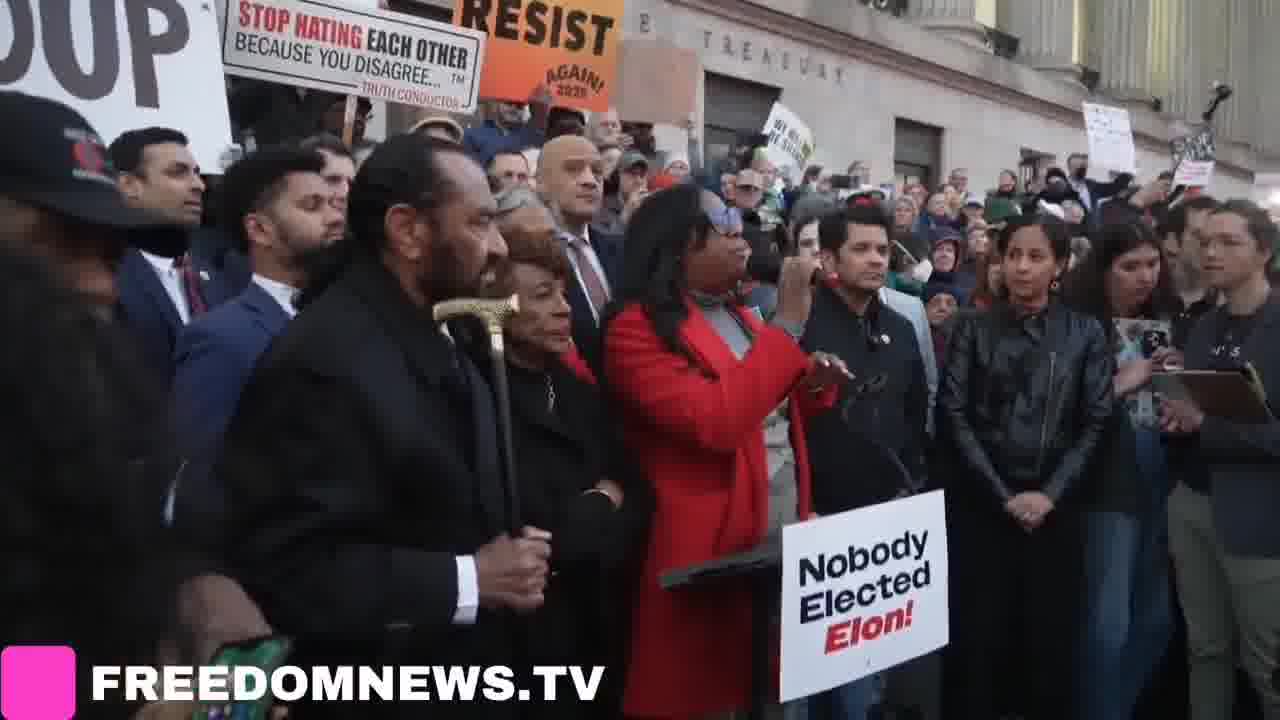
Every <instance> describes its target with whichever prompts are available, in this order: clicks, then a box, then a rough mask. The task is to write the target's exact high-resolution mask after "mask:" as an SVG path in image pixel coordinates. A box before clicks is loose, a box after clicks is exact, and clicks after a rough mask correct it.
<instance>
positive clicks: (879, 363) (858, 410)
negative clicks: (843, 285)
mask: <svg viewBox="0 0 1280 720" xmlns="http://www.w3.org/2000/svg"><path fill="white" fill-rule="evenodd" d="M886 339H887V340H888V342H885V340H886ZM802 345H803V347H804V349H805V350H806V351H807V352H819V351H821V352H828V353H831V354H833V355H836V356H838V357H839V358H840V359H841V360H844V362H845V364H846V365H847V366H848V367H849V372H851V373H853V375H854V379H853V380H852V381H851V382H849V383H847V384H846V385H844V387H842V388H841V391H840V400H839V402H838V403H837V405H836V407H835V408H833V409H831V410H827V411H824V412H822V413H819V414H818V415H817V416H815V417H814V418H812V419H811V420H810V421H809V422H808V425H807V428H808V430H807V434H808V443H809V464H810V466H811V467H812V472H813V509H814V512H817V513H818V514H820V515H830V514H834V513H838V512H843V511H845V510H850V509H853V508H857V507H865V506H867V505H873V504H875V503H880V502H885V501H887V500H892V499H893V498H895V497H899V496H900V495H901V494H903V492H904V491H906V490H909V489H911V488H912V487H914V486H918V485H919V484H922V483H923V481H924V475H925V462H924V452H925V446H926V444H927V442H928V434H927V430H926V425H927V422H928V413H929V389H928V382H927V381H926V380H925V374H924V360H923V359H922V358H921V355H920V347H919V344H918V342H917V341H916V331H915V328H914V327H912V325H911V322H910V321H909V320H907V319H906V318H904V317H902V316H901V315H899V314H898V313H896V312H894V311H893V310H892V309H890V308H888V307H886V306H884V305H883V304H881V303H880V301H879V299H878V298H873V299H872V301H871V304H870V305H869V306H868V309H867V312H866V314H865V316H864V317H859V316H858V315H856V314H854V312H853V311H852V310H850V309H849V307H848V306H847V305H846V304H845V303H844V301H843V300H841V299H840V297H839V296H838V295H836V293H835V291H833V290H832V289H830V288H828V287H826V286H822V287H820V288H819V290H818V291H817V294H816V296H815V298H814V304H813V313H812V315H811V316H810V318H809V322H808V324H807V326H806V328H805V335H804V339H803V342H802ZM878 376H879V377H883V378H884V382H883V383H882V384H878V383H874V382H872V381H874V380H875V379H876V378H877V377H878ZM865 443H870V444H871V445H873V446H875V448H879V450H876V449H875V448H868V447H865V446H864V445H863V444H865ZM853 447H861V449H860V450H851V448H853ZM886 454H887V456H891V457H887V456H886ZM851 458H858V461H857V465H856V467H855V466H854V465H851V462H850V459H851ZM881 458H884V460H881ZM893 458H897V462H894V461H893ZM874 463H885V464H883V465H879V466H875V467H874V468H873V467H872V465H871V464H874ZM898 463H901V466H899V465H898ZM903 470H905V471H906V472H907V473H908V475H909V477H905V478H904V477H903V476H902V474H903V472H902V471H903Z"/></svg>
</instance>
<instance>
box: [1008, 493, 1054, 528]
mask: <svg viewBox="0 0 1280 720" xmlns="http://www.w3.org/2000/svg"><path fill="white" fill-rule="evenodd" d="M1004 509H1005V512H1007V513H1009V514H1010V515H1012V516H1013V519H1014V520H1015V521H1017V523H1018V524H1019V525H1021V526H1022V529H1023V530H1026V531H1027V532H1032V531H1034V530H1038V529H1039V528H1040V526H1041V525H1043V524H1044V519H1045V517H1047V516H1048V515H1049V513H1051V512H1053V501H1052V500H1050V499H1049V496H1048V495H1045V494H1044V493H1042V492H1023V493H1018V494H1017V495H1014V496H1013V497H1011V498H1009V501H1008V502H1006V503H1005V504H1004Z"/></svg>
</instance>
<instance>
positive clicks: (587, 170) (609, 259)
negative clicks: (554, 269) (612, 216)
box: [538, 135, 622, 370]
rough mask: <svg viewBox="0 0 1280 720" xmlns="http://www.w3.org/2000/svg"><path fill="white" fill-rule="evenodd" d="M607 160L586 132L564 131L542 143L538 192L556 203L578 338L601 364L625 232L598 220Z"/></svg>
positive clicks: (583, 349) (589, 359)
mask: <svg viewBox="0 0 1280 720" xmlns="http://www.w3.org/2000/svg"><path fill="white" fill-rule="evenodd" d="M602 173H603V161H602V160H601V159H600V151H599V150H597V149H596V146H595V145H593V144H592V143H591V141H589V140H587V139H586V138H583V137H580V136H578V135H563V136H561V137H558V138H556V139H555V140H552V141H551V142H549V143H547V144H546V145H544V146H543V148H542V154H541V155H540V156H539V158H538V192H539V194H541V195H542V199H543V201H544V202H546V204H547V207H548V208H550V209H551V214H552V215H554V216H555V219H556V222H557V223H558V224H559V226H560V233H561V236H562V237H563V239H564V243H565V253H566V254H567V255H568V257H569V262H570V263H571V264H572V266H573V276H574V277H573V282H572V283H571V284H570V286H569V288H568V291H569V305H570V306H572V308H573V320H572V324H573V342H574V344H575V345H577V347H578V351H579V352H580V353H581V354H582V356H583V357H584V358H585V359H586V360H587V362H588V363H589V364H590V365H591V366H592V368H593V369H597V370H598V369H599V367H600V365H599V361H600V318H601V317H602V316H603V315H604V309H605V306H606V305H607V304H608V303H609V300H610V298H611V297H612V286H613V282H614V281H615V280H616V278H617V275H618V269H619V265H620V264H621V261H622V238H621V236H618V235H611V234H607V233H605V232H604V230H603V229H602V228H600V227H599V226H596V225H593V224H592V220H593V219H594V218H595V217H596V214H597V213H599V212H600V204H601V203H602V202H603V199H604V178H603V177H602Z"/></svg>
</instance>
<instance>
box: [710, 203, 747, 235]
mask: <svg viewBox="0 0 1280 720" xmlns="http://www.w3.org/2000/svg"><path fill="white" fill-rule="evenodd" d="M702 213H703V214H704V215H706V216H707V222H709V223H711V227H713V228H715V231H716V232H718V233H720V234H721V235H724V236H725V237H739V236H741V235H742V213H741V212H740V211H739V210H738V208H733V207H722V208H715V209H711V210H708V209H705V208H704V209H703V211H702Z"/></svg>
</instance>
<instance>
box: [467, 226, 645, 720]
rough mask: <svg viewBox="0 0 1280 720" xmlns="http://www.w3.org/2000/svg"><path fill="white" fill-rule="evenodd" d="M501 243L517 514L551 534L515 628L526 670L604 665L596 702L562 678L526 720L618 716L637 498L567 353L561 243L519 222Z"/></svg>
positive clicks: (594, 394) (602, 416) (597, 396)
mask: <svg viewBox="0 0 1280 720" xmlns="http://www.w3.org/2000/svg"><path fill="white" fill-rule="evenodd" d="M503 237H504V239H505V240H506V241H507V246H508V255H507V258H506V260H505V261H504V262H503V264H502V265H501V266H500V267H499V268H498V272H497V279H496V281H495V283H494V285H493V287H492V288H491V289H492V291H493V293H494V295H496V296H507V295H511V294H513V293H514V294H516V295H518V296H519V302H520V311H519V312H518V313H517V314H516V315H515V316H514V317H513V318H512V320H511V322H510V323H509V324H508V326H507V332H506V344H507V349H506V359H507V366H508V369H507V374H508V379H509V385H510V393H511V416H512V435H513V439H514V444H515V456H516V457H515V461H516V462H515V465H516V475H517V477H518V478H519V495H520V503H521V511H522V514H523V522H524V523H525V524H527V525H532V526H534V527H538V528H542V529H545V530H547V531H549V532H550V533H551V547H552V557H551V568H552V577H551V580H550V581H549V583H548V585H547V590H546V602H545V604H544V605H543V606H542V607H541V608H539V609H538V610H537V611H535V612H533V613H532V614H530V615H529V616H527V617H526V618H525V621H524V622H523V623H522V629H523V650H524V656H523V661H524V662H523V664H524V665H525V666H526V667H527V666H529V665H581V666H586V667H587V670H588V673H587V679H588V680H590V668H591V667H592V666H605V668H606V669H605V671H604V675H603V682H602V684H601V686H600V691H599V693H598V694H597V696H596V699H595V701H593V702H591V703H584V702H580V701H579V700H578V699H577V693H576V691H575V689H574V685H573V679H572V678H569V677H565V678H561V679H560V680H559V681H558V684H557V696H558V700H557V702H556V703H554V704H552V703H542V704H537V705H531V706H530V707H529V708H528V709H529V710H531V711H533V713H532V714H531V715H529V716H528V717H547V718H552V717H554V718H568V719H570V720H572V719H573V718H604V717H616V716H617V712H618V710H617V701H618V698H619V694H618V693H619V692H620V690H621V685H620V683H621V679H622V677H623V673H622V667H621V658H622V657H623V654H622V644H621V643H622V638H623V637H625V635H624V634H623V633H622V629H623V622H624V621H625V618H626V613H625V607H626V605H625V603H626V599H627V598H628V597H629V593H627V592H626V589H627V587H626V584H625V582H624V579H625V577H626V576H627V575H628V574H627V573H625V572H624V571H622V569H623V566H624V565H625V564H626V562H627V560H628V556H629V550H628V548H629V547H638V546H639V542H638V541H639V537H638V536H639V533H640V532H641V527H642V524H641V522H640V520H641V518H642V517H643V515H642V512H641V511H642V509H643V507H644V506H645V505H646V503H645V502H643V497H644V493H643V491H642V490H641V489H640V488H638V487H636V484H635V483H634V482H632V481H631V480H630V477H631V475H630V474H629V472H628V464H627V463H626V461H625V460H624V459H623V452H622V451H621V445H620V443H619V442H618V441H617V440H616V436H615V434H614V433H613V432H612V423H611V421H610V418H609V416H608V414H607V412H606V408H605V404H604V402H603V400H602V395H601V392H600V390H599V388H598V387H597V386H596V382H595V379H594V377H593V375H592V374H591V371H590V370H589V369H588V368H587V365H586V363H585V362H583V361H582V360H581V358H580V356H578V354H577V352H576V351H575V350H574V348H573V340H572V333H571V330H570V327H571V326H570V309H569V303H568V301H567V299H566V295H565V287H566V283H567V282H569V281H570V279H571V277H572V275H571V273H572V267H571V266H570V265H569V263H568V260H567V258H566V256H565V254H564V250H563V248H562V247H561V245H560V240H559V238H558V237H557V236H556V234H555V232H554V231H553V230H551V229H550V228H543V227H535V226H532V225H529V224H527V223H518V222H517V223H508V224H504V227H503ZM533 681H534V682H536V683H538V685H535V686H534V687H538V686H540V685H541V682H542V680H541V679H540V678H533ZM522 686H523V687H530V685H528V684H527V682H526V683H523V684H522Z"/></svg>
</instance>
